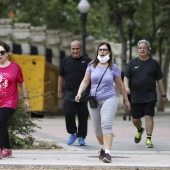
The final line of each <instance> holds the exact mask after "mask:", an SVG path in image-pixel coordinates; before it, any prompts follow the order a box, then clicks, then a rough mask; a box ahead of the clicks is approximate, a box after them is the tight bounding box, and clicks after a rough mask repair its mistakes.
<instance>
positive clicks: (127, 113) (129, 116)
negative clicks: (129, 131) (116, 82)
mask: <svg viewBox="0 0 170 170" xmlns="http://www.w3.org/2000/svg"><path fill="white" fill-rule="evenodd" d="M124 75H125V73H124V71H122V73H121V77H122V81H123V80H124ZM129 83H130V82H129ZM129 87H130V85H129ZM128 100H129V102H130V103H131V95H130V94H128ZM123 102H124V100H123ZM127 116H128V120H131V110H130V111H128V110H125V113H124V114H123V120H126V119H127Z"/></svg>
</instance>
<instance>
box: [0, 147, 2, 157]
mask: <svg viewBox="0 0 170 170" xmlns="http://www.w3.org/2000/svg"><path fill="white" fill-rule="evenodd" d="M0 159H2V149H1V148H0Z"/></svg>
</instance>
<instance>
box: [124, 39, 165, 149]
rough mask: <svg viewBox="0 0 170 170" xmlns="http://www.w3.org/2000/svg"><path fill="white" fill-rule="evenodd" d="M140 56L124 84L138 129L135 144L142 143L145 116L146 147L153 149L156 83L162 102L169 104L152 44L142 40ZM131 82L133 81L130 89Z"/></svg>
mask: <svg viewBox="0 0 170 170" xmlns="http://www.w3.org/2000/svg"><path fill="white" fill-rule="evenodd" d="M137 47H138V54H139V56H138V57H137V58H135V59H132V60H131V61H130V62H129V64H128V66H127V69H126V71H125V77H124V84H125V88H126V91H127V93H128V94H131V109H132V110H131V113H132V117H133V124H134V125H135V127H136V128H137V133H136V136H135V139H134V140H135V143H139V142H140V141H141V137H142V134H143V132H144V130H145V129H144V127H142V121H141V118H142V117H144V116H145V120H146V123H145V127H146V134H147V138H146V147H147V148H153V147H154V145H153V144H152V141H151V137H152V132H153V126H154V120H153V116H154V110H155V109H154V107H155V104H156V101H157V93H156V82H157V84H158V86H159V90H160V92H161V94H162V101H163V102H164V103H165V102H167V97H166V92H165V88H164V84H163V81H162V77H163V75H162V71H161V68H160V65H159V64H158V62H157V61H156V60H154V59H153V58H151V57H149V53H150V49H151V48H150V43H149V42H148V41H146V40H140V41H139V42H138V44H137ZM129 80H131V82H130V85H131V87H129Z"/></svg>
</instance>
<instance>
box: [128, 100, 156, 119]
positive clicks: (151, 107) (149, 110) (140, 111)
mask: <svg viewBox="0 0 170 170" xmlns="http://www.w3.org/2000/svg"><path fill="white" fill-rule="evenodd" d="M155 104H156V101H151V102H148V103H133V104H131V113H132V117H133V119H139V118H142V117H144V116H145V115H149V116H154V114H155Z"/></svg>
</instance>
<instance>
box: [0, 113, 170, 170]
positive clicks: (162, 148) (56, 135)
mask: <svg viewBox="0 0 170 170" xmlns="http://www.w3.org/2000/svg"><path fill="white" fill-rule="evenodd" d="M154 120H155V125H154V132H153V137H152V142H153V144H154V146H155V147H154V148H146V146H145V140H146V134H145V133H144V134H143V136H142V140H141V142H140V143H139V144H135V143H134V136H135V134H136V129H135V128H134V126H133V124H132V121H129V120H126V121H124V120H123V119H122V116H120V115H117V116H116V117H115V120H114V122H113V132H114V135H115V137H114V139H113V147H112V152H111V155H112V163H103V162H102V161H99V160H98V152H99V150H100V149H99V148H100V147H99V145H98V143H97V140H96V138H95V135H94V132H93V128H92V123H91V120H90V118H89V122H88V135H87V138H86V144H87V145H86V146H79V145H78V142H77V141H76V142H75V143H74V144H73V145H71V146H68V145H67V144H66V143H67V140H68V137H69V134H67V132H66V129H65V120H64V117H63V116H56V117H51V116H45V117H44V118H42V119H34V122H35V123H37V125H38V126H40V127H41V129H36V130H37V132H36V133H35V134H33V135H34V137H35V138H36V139H40V140H47V141H51V142H55V143H57V145H59V146H62V147H63V149H60V150H52V149H51V150H46V149H45V150H14V151H13V158H4V159H2V160H0V165H1V166H6V165H8V166H12V165H20V166H53V167H55V166H56V167H58V166H80V167H82V166H83V167H86V166H87V167H88V166H92V167H98V166H99V167H102V166H103V167H110V166H111V167H126V168H128V167H129V169H131V168H136V167H138V168H139V167H140V168H155V169H156V168H165V169H170V142H169V141H170V112H162V113H160V112H159V113H157V114H156V116H155V118H154ZM143 125H145V121H144V119H143Z"/></svg>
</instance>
